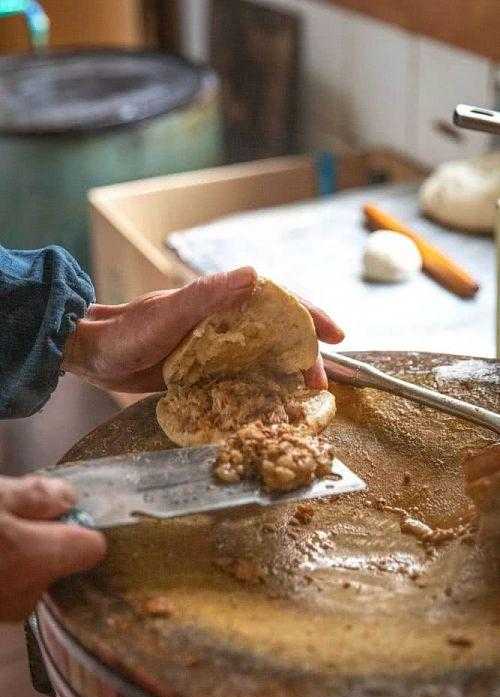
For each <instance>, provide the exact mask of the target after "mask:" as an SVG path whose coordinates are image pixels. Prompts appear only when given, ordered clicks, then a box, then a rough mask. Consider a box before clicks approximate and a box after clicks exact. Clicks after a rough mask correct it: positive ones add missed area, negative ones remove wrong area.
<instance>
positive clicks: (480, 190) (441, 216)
mask: <svg viewBox="0 0 500 697" xmlns="http://www.w3.org/2000/svg"><path fill="white" fill-rule="evenodd" d="M498 199H500V152H493V153H487V154H486V155H482V156H481V157H476V158H473V159H471V160H460V161H457V162H448V163H446V164H444V165H441V166H440V167H438V168H437V169H436V171H435V172H434V173H433V174H432V175H431V176H430V177H429V178H428V179H427V180H426V181H425V182H424V183H423V184H422V187H421V189H420V207H421V208H422V211H423V212H424V213H425V214H426V215H428V216H429V217H430V218H433V219H434V220H436V221H437V222H439V223H441V224H442V225H446V226H448V227H454V228H457V229H459V230H463V231H465V232H482V233H486V234H488V233H491V232H493V229H494V225H495V216H496V203H497V201H498Z"/></svg>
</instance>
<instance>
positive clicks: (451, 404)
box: [322, 353, 500, 433]
mask: <svg viewBox="0 0 500 697" xmlns="http://www.w3.org/2000/svg"><path fill="white" fill-rule="evenodd" d="M322 356H323V361H324V364H325V370H326V374H327V375H328V377H329V378H331V379H332V380H334V381H335V382H340V383H344V384H346V385H352V386H353V387H373V388H375V389H377V390H383V391H384V392H390V393H392V394H395V395H398V396H399V397H406V399H411V400H412V401H413V402H419V403H420V404H425V405H426V406H428V407H432V408H433V409H438V410H439V411H443V412H445V413H446V414H451V415H452V416H458V417H460V418H461V419H465V420H466V421H471V422H472V423H475V424H477V425H478V426H483V427H484V428H488V429H490V431H494V432H495V433H500V414H495V412H493V411H489V410H488V409H483V408H482V407H479V406H477V405H476V404H469V403H468V402H464V401H462V400H461V399H455V398H454V397H449V396H448V395H445V394H441V393H440V392H436V391H435V390H429V389H428V388H427V387H421V386H420V385H414V384H413V383H411V382H405V381H404V380H400V379H399V378H394V377H392V375H387V374H386V373H383V372H382V371H381V370H378V369H377V368H375V367H374V366H372V365H368V363H363V362H362V361H357V360H356V359H355V358H351V357H350V356H344V355H343V354H340V353H332V354H328V353H322Z"/></svg>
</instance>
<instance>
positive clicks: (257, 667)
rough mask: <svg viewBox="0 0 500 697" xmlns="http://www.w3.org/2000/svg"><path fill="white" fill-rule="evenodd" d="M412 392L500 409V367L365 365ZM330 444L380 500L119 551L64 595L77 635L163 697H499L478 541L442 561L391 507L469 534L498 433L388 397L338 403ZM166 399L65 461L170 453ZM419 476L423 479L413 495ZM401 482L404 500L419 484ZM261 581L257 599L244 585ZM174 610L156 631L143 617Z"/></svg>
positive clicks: (152, 540)
mask: <svg viewBox="0 0 500 697" xmlns="http://www.w3.org/2000/svg"><path fill="white" fill-rule="evenodd" d="M351 355H353V356H354V357H356V358H358V359H360V360H363V361H366V362H369V363H373V364H374V365H376V366H377V367H379V368H381V369H383V370H385V371H387V372H389V373H391V374H394V375H397V376H399V377H403V378H405V379H408V380H410V381H414V382H418V383H419V384H425V385H427V386H430V387H433V388H438V389H440V390H441V391H442V392H445V393H448V394H453V395H456V396H458V397H462V398H464V399H467V400H469V401H471V402H475V403H477V404H480V405H481V406H484V407H487V408H489V409H493V410H496V409H498V400H499V396H498V375H499V370H500V364H499V363H495V362H494V361H486V360H480V359H470V358H465V357H457V356H447V355H440V354H439V355H438V354H419V353H390V354H380V353H355V354H351ZM333 391H334V392H335V395H336V397H337V404H338V416H337V418H336V419H335V421H334V423H333V425H332V426H331V428H330V429H329V432H328V435H329V437H330V439H331V440H332V442H333V443H334V444H335V445H336V447H337V454H338V456H339V457H340V458H341V459H342V460H344V461H345V462H346V464H348V465H349V466H350V467H351V468H352V469H354V470H355V471H356V472H358V473H359V474H360V475H361V476H362V477H364V478H365V479H366V481H367V482H368V484H369V492H368V493H367V494H362V495H360V494H357V495H353V496H351V497H346V498H342V499H337V500H326V501H318V502H316V503H315V515H314V518H313V520H312V522H311V523H309V524H308V525H292V524H290V519H291V517H292V513H293V511H294V507H293V506H283V507H278V508H274V509H272V510H270V511H269V510H268V511H266V512H264V513H259V514H254V515H250V516H247V517H244V518H242V519H239V520H235V519H229V520H225V521H224V520H220V519H219V520H212V519H209V518H208V517H202V516H199V517H193V518H190V519H181V520H177V521H167V522H162V523H157V522H149V523H144V524H140V525H137V526H134V527H126V528H122V529H117V530H114V531H113V532H111V533H109V555H108V558H107V560H106V562H105V563H104V564H103V565H102V566H101V567H100V568H99V569H97V570H95V571H94V572H92V573H90V574H87V575H82V576H76V577H73V578H71V579H68V580H66V581H65V582H63V583H61V584H59V585H58V586H57V587H55V588H54V589H53V590H52V591H51V595H50V605H51V606H52V607H53V608H55V612H56V614H57V616H58V618H59V620H60V622H61V623H62V625H63V626H64V627H65V628H66V629H67V630H68V631H69V632H70V633H71V634H72V635H73V636H74V637H75V638H76V639H77V640H78V641H79V642H80V643H81V644H82V645H83V646H84V647H85V648H86V649H87V650H88V651H90V652H92V653H93V654H95V655H97V656H98V657H99V658H100V659H101V660H103V661H104V662H105V663H106V664H108V665H109V666H112V667H113V668H115V669H116V670H117V671H119V672H120V673H121V674H122V675H125V676H126V677H127V678H128V679H129V680H130V681H131V682H134V683H136V684H138V685H140V686H142V687H144V688H146V689H147V690H148V691H150V692H151V694H154V695H160V696H161V697H167V696H168V697H171V696H172V695H176V696H179V697H215V696H217V697H219V696H222V695H228V697H229V696H230V697H250V696H252V697H255V696H257V695H258V696H259V697H264V695H265V696H266V697H272V696H274V695H276V696H277V695H279V696H283V697H284V696H285V695H287V697H288V696H293V697H295V696H297V697H298V696H299V695H300V697H306V696H311V697H327V696H328V697H336V696H340V695H342V697H346V696H349V697H368V696H370V697H375V695H383V696H384V697H396V696H398V697H399V696H402V695H404V696H405V697H424V696H426V697H434V696H436V697H445V696H446V697H448V696H451V695H453V697H462V696H467V697H469V696H470V697H472V696H474V697H486V695H493V694H497V691H498V690H499V689H500V584H499V582H498V581H499V579H498V578H495V577H493V578H492V576H491V573H490V572H489V571H490V569H489V564H488V558H487V556H486V554H485V552H483V551H482V550H481V548H480V547H478V546H477V545H476V544H475V541H474V539H472V540H470V539H469V540H465V541H464V540H459V539H457V540H454V541H451V542H448V543H446V544H443V545H442V546H440V547H439V548H437V551H436V552H435V553H434V554H431V553H429V551H428V550H426V549H425V547H424V546H423V545H422V544H421V542H419V541H418V540H417V539H416V538H415V537H413V536H411V535H408V534H403V533H402V532H401V530H400V525H399V517H398V516H397V515H396V514H394V513H390V512H387V511H381V510H378V508H377V506H373V505H370V504H369V503H368V502H369V501H376V500H377V499H379V498H381V497H383V498H384V499H386V501H387V503H388V504H392V505H396V506H402V507H404V508H405V509H408V508H410V507H411V508H414V507H417V508H418V509H419V510H418V512H417V513H416V516H417V517H419V518H420V519H421V520H423V521H426V522H427V523H429V524H430V525H433V526H439V527H441V528H448V527H450V526H455V525H457V524H458V523H459V522H461V521H462V522H465V521H467V520H468V519H470V517H471V515H472V513H473V510H472V507H471V505H470V503H469V501H468V500H467V498H466V496H465V494H464V484H463V476H462V471H461V464H460V460H461V457H462V455H463V453H464V452H465V450H466V449H467V448H471V447H473V448H474V447H480V446H485V445H488V444H489V443H491V442H493V441H494V437H493V436H492V434H491V433H489V432H488V431H485V430H482V429H480V428H477V427H475V426H473V425H470V424H468V423H465V422H462V421H459V420H457V419H455V418H452V417H450V416H447V415H443V414H439V413H437V412H435V411H432V410H430V409H427V408H424V407H420V406H417V405H415V404H412V403H410V402H408V401H405V400H403V399H399V398H396V397H393V396H390V395H386V394H383V393H381V392H377V391H374V390H354V389H351V388H347V387H339V386H335V385H334V386H333ZM156 400H157V397H155V396H152V397H149V398H147V399H145V400H144V401H142V402H140V403H139V404H137V405H134V406H132V407H130V408H129V409H127V410H125V411H123V412H122V413H120V414H119V415H118V416H117V417H115V418H114V419H112V420H111V421H109V422H108V423H106V424H104V425H102V426H100V427H99V428H97V429H96V430H95V431H93V432H92V433H90V434H89V435H88V436H86V437H85V438H84V439H83V440H82V441H80V443H78V444H77V445H76V446H75V447H74V448H73V449H72V450H71V451H70V452H69V453H68V454H67V455H66V457H65V458H64V460H65V461H68V460H75V459H80V458H85V457H96V456H100V455H112V454H119V453H122V452H126V451H138V450H152V449H160V448H165V447H168V445H169V443H168V441H167V440H166V439H165V437H164V435H163V434H162V433H161V431H160V430H159V428H158V427H157V425H156V421H155V416H154V407H155V403H156ZM404 473H407V476H406V479H404ZM403 480H404V481H405V482H406V483H403ZM238 560H245V561H246V562H248V561H250V562H251V566H252V568H258V569H262V570H263V573H264V576H263V579H261V580H260V581H257V582H255V583H252V582H251V579H250V580H248V581H243V580H238V579H237V578H235V577H234V575H232V573H231V569H233V570H234V568H235V564H237V561H238ZM145 596H147V597H149V598H151V597H155V596H161V597H164V598H167V599H168V604H167V606H168V608H169V610H170V616H168V617H153V616H150V615H149V614H148V613H147V612H145V611H144V610H143V609H142V600H143V598H144V597H145Z"/></svg>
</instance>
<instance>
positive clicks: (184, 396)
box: [165, 372, 308, 432]
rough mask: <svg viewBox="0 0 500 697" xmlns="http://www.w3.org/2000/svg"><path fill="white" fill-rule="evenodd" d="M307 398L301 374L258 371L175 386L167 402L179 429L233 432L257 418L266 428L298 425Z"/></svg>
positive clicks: (170, 390)
mask: <svg viewBox="0 0 500 697" xmlns="http://www.w3.org/2000/svg"><path fill="white" fill-rule="evenodd" d="M307 395H308V390H307V389H306V388H305V387H304V384H303V382H301V377H300V376H298V375H293V376H290V375H282V376H275V375H273V376H270V375H266V374H263V373H260V372H255V373H245V374H240V375H238V376H235V377H227V378H224V379H222V380H221V379H214V378H211V379H205V380H201V381H199V382H198V383H196V384H195V385H190V386H188V387H185V386H184V385H181V384H175V383H174V384H171V385H170V386H169V388H168V390H167V393H166V396H165V399H166V401H167V403H169V412H170V413H171V414H175V416H176V420H177V424H178V428H179V429H180V430H183V431H188V432H189V431H197V430H199V429H203V428H210V429H212V428H216V429H219V430H220V431H227V432H233V431H236V430H237V429H238V428H240V427H241V426H244V425H245V424H249V423H252V422H254V421H256V420H257V419H258V420H260V421H261V422H262V423H263V424H265V425H271V424H281V423H292V424H293V423H297V422H299V421H300V420H302V419H303V417H304V409H303V407H302V405H301V400H302V399H305V398H306V397H307Z"/></svg>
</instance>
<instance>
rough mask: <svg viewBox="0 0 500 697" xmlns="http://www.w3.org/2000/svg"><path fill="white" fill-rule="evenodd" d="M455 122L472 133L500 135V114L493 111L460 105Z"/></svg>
mask: <svg viewBox="0 0 500 697" xmlns="http://www.w3.org/2000/svg"><path fill="white" fill-rule="evenodd" d="M453 122H454V123H455V125H456V126H460V127H461V128H467V129H468V130H470V131H482V132H483V133H494V134H496V135H500V112H498V111H493V110H492V109H483V108H482V107H478V106H469V105H468V104H459V105H458V106H457V107H456V109H455V113H454V114H453Z"/></svg>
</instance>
